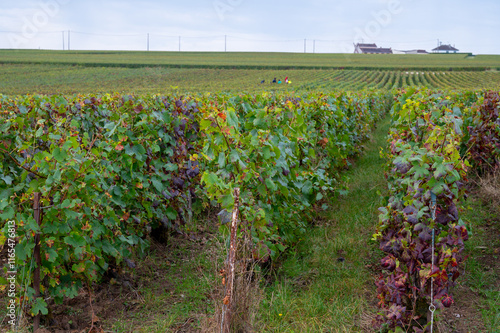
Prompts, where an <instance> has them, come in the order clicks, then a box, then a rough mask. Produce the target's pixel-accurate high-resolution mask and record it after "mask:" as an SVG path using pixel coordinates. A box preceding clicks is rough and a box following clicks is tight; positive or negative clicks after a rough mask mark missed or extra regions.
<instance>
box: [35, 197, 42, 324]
mask: <svg viewBox="0 0 500 333" xmlns="http://www.w3.org/2000/svg"><path fill="white" fill-rule="evenodd" d="M40 197H41V194H40V193H39V192H36V193H35V194H34V199H33V211H34V217H35V221H36V223H37V224H38V226H40V224H41V222H42V218H41V216H42V212H41V207H40ZM33 257H34V259H35V264H36V267H35V271H34V272H33V289H35V301H36V300H37V299H38V297H40V268H41V267H42V258H41V257H40V232H37V233H36V234H35V249H34V253H33ZM40 317H41V314H40V313H38V314H37V315H36V316H35V318H34V320H33V332H36V331H37V330H38V328H39V327H40Z"/></svg>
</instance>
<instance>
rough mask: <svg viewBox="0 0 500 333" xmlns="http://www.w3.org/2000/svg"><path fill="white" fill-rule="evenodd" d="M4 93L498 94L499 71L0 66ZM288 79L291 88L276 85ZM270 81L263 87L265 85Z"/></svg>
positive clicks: (0, 87)
mask: <svg viewBox="0 0 500 333" xmlns="http://www.w3.org/2000/svg"><path fill="white" fill-rule="evenodd" d="M0 76H1V77H2V78H3V79H2V80H1V81H0V93H2V94H7V95H18V94H28V93H31V94H33V93H41V94H55V93H62V94H76V93H80V94H86V93H106V92H120V93H126V94H128V93H137V94H142V93H162V94H167V93H172V92H191V93H193V92H194V93H204V92H216V91H229V92H241V91H245V92H261V91H288V92H292V91H304V90H306V91H312V90H322V91H329V90H363V89H384V90H390V89H392V88H401V87H405V86H427V87H430V88H438V89H497V88H499V87H500V72H496V71H481V72H476V71H452V72H448V71H413V72H412V71H401V70H398V71H394V70H393V71H388V70H387V71H383V70H366V71H365V70H333V69H324V70H321V69H292V70H271V69H211V68H165V67H143V68H126V67H86V66H68V65H48V64H43V65H32V64H8V65H6V64H4V65H0ZM286 76H288V77H289V79H290V80H291V81H292V84H289V85H286V84H271V83H270V82H271V81H272V79H273V78H274V77H276V78H278V79H279V78H281V79H282V80H283V79H284V78H285V77H286ZM262 80H265V83H264V84H261V81H262Z"/></svg>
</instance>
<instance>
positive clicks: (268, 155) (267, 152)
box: [262, 146, 271, 160]
mask: <svg viewBox="0 0 500 333" xmlns="http://www.w3.org/2000/svg"><path fill="white" fill-rule="evenodd" d="M262 154H263V156H264V159H265V160H268V159H270V158H271V149H270V148H269V147H268V146H265V147H264V148H262Z"/></svg>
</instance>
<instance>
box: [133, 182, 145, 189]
mask: <svg viewBox="0 0 500 333" xmlns="http://www.w3.org/2000/svg"><path fill="white" fill-rule="evenodd" d="M135 187H137V188H141V189H142V188H144V186H142V183H137V184H135Z"/></svg>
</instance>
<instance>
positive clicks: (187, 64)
mask: <svg viewBox="0 0 500 333" xmlns="http://www.w3.org/2000/svg"><path fill="white" fill-rule="evenodd" d="M0 63H3V64H7V63H18V64H69V65H85V66H97V67H146V66H162V67H182V68H231V69H233V68H239V69H309V68H317V69H341V68H343V69H405V70H450V69H453V70H484V69H500V56H499V55H477V56H473V57H470V56H468V54H427V55H410V54H408V55H401V54H389V55H385V54H340V53H337V54H327V53H321V54H319V53H317V54H311V53H256V52H141V51H48V50H5V49H4V50H0Z"/></svg>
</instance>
